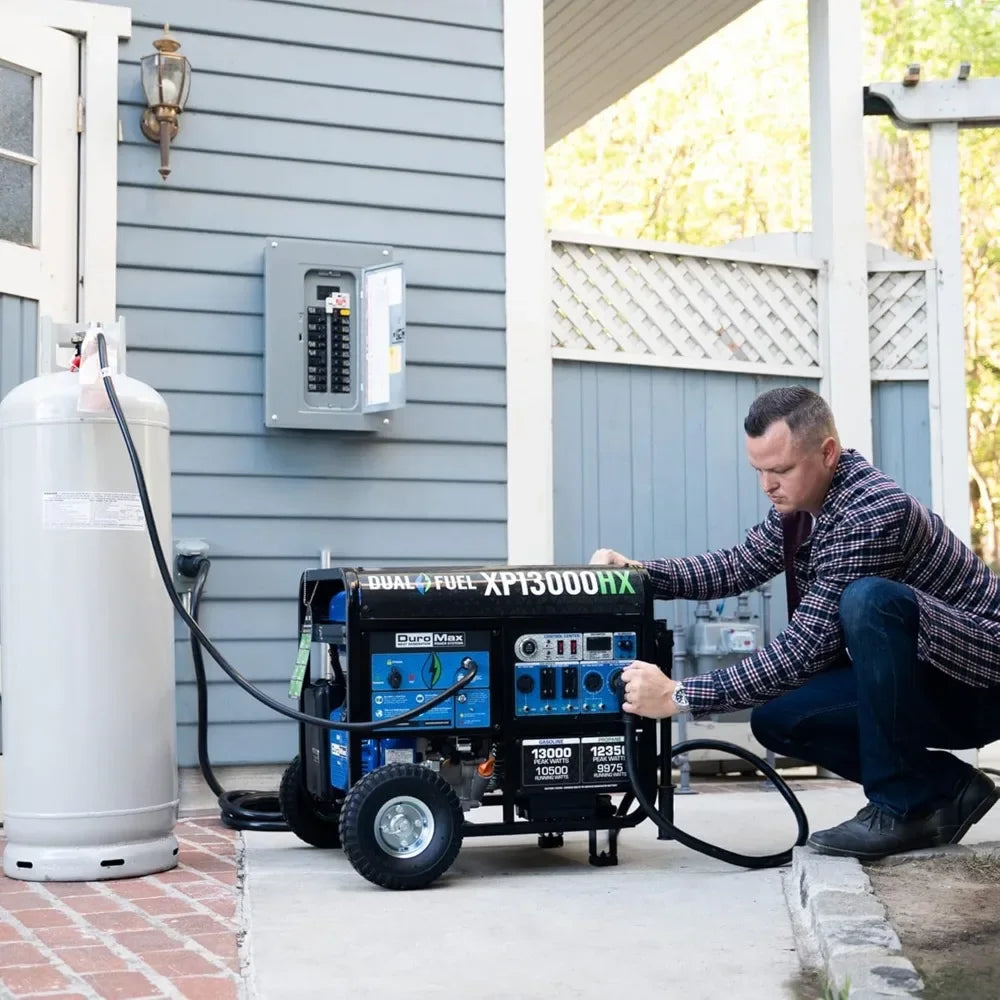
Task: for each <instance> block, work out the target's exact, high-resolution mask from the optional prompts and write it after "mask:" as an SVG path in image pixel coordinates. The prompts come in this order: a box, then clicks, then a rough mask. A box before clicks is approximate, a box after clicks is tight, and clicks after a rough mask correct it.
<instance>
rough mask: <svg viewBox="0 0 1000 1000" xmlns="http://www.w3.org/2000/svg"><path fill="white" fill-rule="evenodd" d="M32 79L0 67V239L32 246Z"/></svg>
mask: <svg viewBox="0 0 1000 1000" xmlns="http://www.w3.org/2000/svg"><path fill="white" fill-rule="evenodd" d="M35 153H36V149H35V77H34V76H33V75H32V74H31V73H26V72H25V71H24V70H20V69H14V68H13V67H11V66H4V65H3V64H0V240H6V241H8V242H10V243H21V244H23V245H25V246H34V245H35V224H34V218H35V211H34V208H35V192H34V188H35V171H36V168H37V165H38V161H37V159H36V158H35Z"/></svg>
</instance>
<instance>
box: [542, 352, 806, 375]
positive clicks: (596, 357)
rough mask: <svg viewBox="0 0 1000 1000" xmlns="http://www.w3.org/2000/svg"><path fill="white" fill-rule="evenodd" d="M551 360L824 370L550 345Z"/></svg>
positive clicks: (739, 370)
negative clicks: (612, 352) (613, 352)
mask: <svg viewBox="0 0 1000 1000" xmlns="http://www.w3.org/2000/svg"><path fill="white" fill-rule="evenodd" d="M552 358H553V360H554V361H583V362H587V363H593V364H603V365H639V366H641V367H644V368H678V369H684V370H685V371H700V372H730V373H733V374H737V375H777V376H781V377H783V378H808V379H819V378H822V377H823V370H822V369H821V368H819V367H810V366H809V365H755V364H753V363H752V362H748V361H711V360H707V359H704V358H680V357H659V356H653V355H650V354H626V353H624V352H619V353H615V354H611V353H607V352H604V351H594V350H588V349H587V348H582V349H576V348H572V347H553V348H552Z"/></svg>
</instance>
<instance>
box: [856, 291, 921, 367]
mask: <svg viewBox="0 0 1000 1000" xmlns="http://www.w3.org/2000/svg"><path fill="white" fill-rule="evenodd" d="M933 273H934V272H933V271H878V272H875V273H873V274H869V275H868V316H869V326H870V330H871V353H872V356H871V366H872V370H873V371H880V372H883V373H887V372H893V371H922V370H926V368H927V343H928V322H929V320H928V313H927V294H928V289H927V282H928V280H930V278H931V276H933Z"/></svg>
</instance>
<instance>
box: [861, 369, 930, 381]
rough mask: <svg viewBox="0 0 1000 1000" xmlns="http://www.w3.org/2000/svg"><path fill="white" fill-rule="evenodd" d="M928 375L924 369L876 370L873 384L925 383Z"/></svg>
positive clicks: (873, 372)
mask: <svg viewBox="0 0 1000 1000" xmlns="http://www.w3.org/2000/svg"><path fill="white" fill-rule="evenodd" d="M929 378H930V373H929V371H928V370H927V369H926V368H876V369H874V371H872V376H871V379H872V381H873V382H926V381H928V379H929Z"/></svg>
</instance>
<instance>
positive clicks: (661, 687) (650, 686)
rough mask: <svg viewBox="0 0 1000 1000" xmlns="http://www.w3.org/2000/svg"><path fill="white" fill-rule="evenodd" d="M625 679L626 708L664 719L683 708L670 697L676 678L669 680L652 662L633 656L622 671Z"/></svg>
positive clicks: (638, 713) (635, 713)
mask: <svg viewBox="0 0 1000 1000" xmlns="http://www.w3.org/2000/svg"><path fill="white" fill-rule="evenodd" d="M622 680H623V681H624V682H625V704H624V705H623V706H622V708H624V710H625V711H626V712H632V713H633V714H634V715H641V716H643V717H644V718H646V719H668V718H670V717H671V716H672V715H679V714H680V713H681V712H682V711H683V709H682V708H681V706H680V705H678V704H677V703H676V702H675V701H674V699H673V694H674V688H675V687H677V682H676V681H672V680H671V679H670V678H669V677H667V676H666V674H664V673H663V671H661V670H660V668H659V667H658V666H656V664H655V663H645V662H644V661H643V660H635V661H633V662H632V663H630V664H629V665H628V666H627V667H626V668H625V670H624V671H623V673H622Z"/></svg>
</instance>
